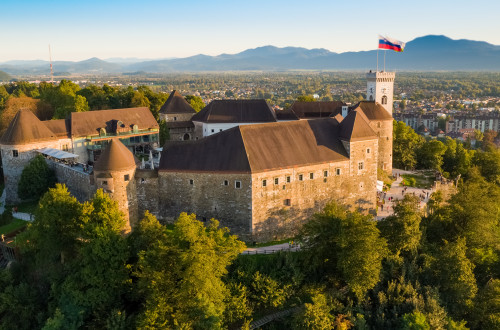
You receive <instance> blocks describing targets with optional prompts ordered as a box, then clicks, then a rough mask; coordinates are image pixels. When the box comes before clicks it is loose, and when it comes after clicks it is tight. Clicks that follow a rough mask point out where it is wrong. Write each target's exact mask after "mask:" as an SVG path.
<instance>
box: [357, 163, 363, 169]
mask: <svg viewBox="0 0 500 330" xmlns="http://www.w3.org/2000/svg"><path fill="white" fill-rule="evenodd" d="M363 166H364V164H363V162H359V163H358V170H362V169H363Z"/></svg>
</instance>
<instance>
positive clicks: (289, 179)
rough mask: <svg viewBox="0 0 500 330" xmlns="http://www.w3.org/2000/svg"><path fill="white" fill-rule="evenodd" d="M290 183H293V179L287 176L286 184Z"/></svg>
mask: <svg viewBox="0 0 500 330" xmlns="http://www.w3.org/2000/svg"><path fill="white" fill-rule="evenodd" d="M290 182H292V177H291V176H289V175H287V176H286V183H290Z"/></svg>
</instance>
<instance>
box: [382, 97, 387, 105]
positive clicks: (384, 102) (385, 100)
mask: <svg viewBox="0 0 500 330" xmlns="http://www.w3.org/2000/svg"><path fill="white" fill-rule="evenodd" d="M382 104H387V96H385V95H384V96H382Z"/></svg>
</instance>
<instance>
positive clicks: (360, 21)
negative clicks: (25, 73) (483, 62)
mask: <svg viewBox="0 0 500 330" xmlns="http://www.w3.org/2000/svg"><path fill="white" fill-rule="evenodd" d="M0 8H1V14H0V17H1V18H0V31H2V36H1V37H0V62H1V61H7V60H14V59H17V60H19V59H48V44H49V43H50V44H51V47H52V58H53V60H83V59H87V58H90V57H99V58H103V59H104V58H110V57H139V58H166V57H186V56H191V55H196V54H200V53H203V54H208V55H218V54H221V53H237V52H240V51H242V50H245V49H247V48H255V47H258V46H264V45H274V46H279V47H284V46H298V47H306V48H326V49H328V50H331V51H334V52H345V51H359V50H370V49H375V48H376V46H377V37H378V34H383V35H387V36H389V37H392V38H395V39H399V40H401V41H410V40H412V39H414V38H416V37H419V36H423V35H427V34H443V35H446V36H448V37H451V38H453V39H473V40H482V41H487V42H490V43H493V44H496V45H500V19H498V13H499V12H500V1H499V0H489V1H484V0H475V1H462V0H455V1H449V0H433V1H428V0H419V1H405V0H400V1H392V0H384V1H355V0H351V1H349V0H343V1H337V0H329V1H326V0H324V1H319V0H308V1H295V0H288V1H282V0H275V1H273V0H267V1H263V0H246V1H239V0H232V1H226V0H220V1H218V0H212V1H199V0H198V1H196V0H177V1H170V0H164V1H149V0H142V1H139V0H135V1H128V0H123V1H115V0H100V1H94V0H83V1H74V0H65V1H61V0H44V1H41V0H31V1H29V0H15V1H12V0H0Z"/></svg>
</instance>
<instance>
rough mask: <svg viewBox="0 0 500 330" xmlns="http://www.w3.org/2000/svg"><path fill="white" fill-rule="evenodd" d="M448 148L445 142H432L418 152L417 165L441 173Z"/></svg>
mask: <svg viewBox="0 0 500 330" xmlns="http://www.w3.org/2000/svg"><path fill="white" fill-rule="evenodd" d="M445 151H446V147H445V145H444V144H443V142H441V141H438V140H430V141H427V142H425V143H423V144H422V146H421V147H420V148H419V149H418V150H417V165H418V168H421V169H433V170H437V171H440V172H441V165H442V164H443V155H444V152H445Z"/></svg>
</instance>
